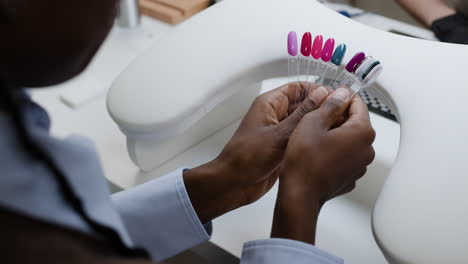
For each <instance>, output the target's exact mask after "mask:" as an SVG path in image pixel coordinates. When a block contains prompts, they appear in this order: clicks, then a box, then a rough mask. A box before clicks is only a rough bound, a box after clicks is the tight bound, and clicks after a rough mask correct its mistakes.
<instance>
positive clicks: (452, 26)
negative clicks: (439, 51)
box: [431, 13, 468, 44]
mask: <svg viewBox="0 0 468 264" xmlns="http://www.w3.org/2000/svg"><path fill="white" fill-rule="evenodd" d="M431 30H432V31H433V32H434V34H435V35H436V37H437V38H438V39H439V40H440V41H442V42H449V43H458V44H468V18H467V17H466V16H465V15H463V14H461V13H457V14H455V15H451V16H447V17H444V18H441V19H438V20H436V21H434V22H433V23H432V25H431Z"/></svg>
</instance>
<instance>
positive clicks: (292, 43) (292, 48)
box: [288, 31, 297, 56]
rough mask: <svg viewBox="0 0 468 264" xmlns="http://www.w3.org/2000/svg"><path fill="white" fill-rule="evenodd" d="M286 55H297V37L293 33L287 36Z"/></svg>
mask: <svg viewBox="0 0 468 264" xmlns="http://www.w3.org/2000/svg"><path fill="white" fill-rule="evenodd" d="M288 53H289V55H291V56H296V55H297V35H296V32H294V31H291V32H289V34H288Z"/></svg>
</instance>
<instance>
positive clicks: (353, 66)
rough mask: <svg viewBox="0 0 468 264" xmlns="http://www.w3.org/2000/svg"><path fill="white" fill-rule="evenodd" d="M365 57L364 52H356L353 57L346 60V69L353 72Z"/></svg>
mask: <svg viewBox="0 0 468 264" xmlns="http://www.w3.org/2000/svg"><path fill="white" fill-rule="evenodd" d="M365 58H366V54H364V52H358V53H356V55H354V57H353V58H352V59H351V60H350V61H349V62H348V64H347V65H346V70H347V71H348V72H355V71H356V69H357V68H358V67H359V64H361V62H362V61H363V60H364V59H365Z"/></svg>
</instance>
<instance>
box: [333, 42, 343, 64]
mask: <svg viewBox="0 0 468 264" xmlns="http://www.w3.org/2000/svg"><path fill="white" fill-rule="evenodd" d="M345 54H346V44H340V45H338V46H337V47H336V49H335V52H334V53H333V56H332V59H331V62H332V63H333V64H335V65H337V66H340V65H341V63H342V62H343V59H344V56H345Z"/></svg>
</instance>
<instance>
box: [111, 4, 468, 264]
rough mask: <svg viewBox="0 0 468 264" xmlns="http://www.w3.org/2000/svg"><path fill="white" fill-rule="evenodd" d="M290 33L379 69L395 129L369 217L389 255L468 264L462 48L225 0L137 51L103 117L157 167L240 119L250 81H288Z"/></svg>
mask: <svg viewBox="0 0 468 264" xmlns="http://www.w3.org/2000/svg"><path fill="white" fill-rule="evenodd" d="M290 30H296V31H297V32H298V33H302V32H305V31H310V32H311V33H312V35H314V36H315V35H317V34H322V35H324V36H325V37H334V38H335V39H336V40H337V41H338V42H345V43H346V44H347V46H348V47H349V51H348V55H350V54H353V53H355V52H357V51H359V50H363V51H365V52H366V54H368V55H372V56H374V57H375V58H378V59H379V60H380V61H381V62H382V64H383V65H384V67H385V70H384V72H383V74H382V75H381V77H380V79H379V80H380V81H379V83H380V85H381V86H382V87H383V90H382V91H380V92H381V94H383V95H386V98H384V99H386V100H388V103H391V106H392V108H394V109H393V110H396V111H398V113H399V119H400V123H401V142H400V150H399V154H398V158H397V160H396V162H395V165H394V167H393V169H392V172H391V175H389V177H388V180H387V182H386V184H385V186H384V188H383V190H382V192H381V195H380V197H379V200H378V202H377V204H376V207H375V210H374V215H373V228H374V233H375V236H376V239H377V241H378V242H379V245H380V246H381V248H382V250H383V252H384V253H385V255H386V257H387V258H388V259H389V260H391V262H392V263H425V264H427V263H468V250H467V245H468V227H467V223H468V195H467V193H468V175H467V172H468V137H467V135H468V122H467V121H468V120H467V115H466V113H467V104H466V102H467V99H468V72H467V67H466V63H467V61H468V46H462V45H453V44H444V43H438V42H430V41H424V40H418V39H414V38H408V37H403V36H398V35H394V34H390V33H386V32H383V31H379V30H376V29H372V28H369V27H367V26H364V25H361V24H358V23H356V22H354V21H352V20H349V19H347V18H345V17H343V16H341V15H339V14H337V13H335V12H333V11H332V10H329V9H327V8H326V7H324V6H322V5H321V4H319V3H318V2H316V1H311V0H287V1H276V0H275V1H272V0H226V1H223V2H221V3H220V4H217V5H215V6H214V7H211V8H209V9H208V10H206V11H204V12H202V13H201V14H200V15H197V16H196V17H194V18H193V19H191V20H190V21H188V22H186V23H184V24H183V25H181V26H180V27H178V28H177V29H176V30H174V32H173V34H170V35H169V36H166V37H165V38H164V39H163V40H162V41H161V42H159V43H157V45H155V46H154V47H153V48H151V49H150V50H148V51H147V52H145V53H144V54H142V55H141V56H140V57H139V58H137V59H136V60H135V61H134V62H133V63H132V64H131V65H130V66H129V67H128V68H127V69H126V70H125V71H124V72H123V73H122V74H121V76H120V77H119V78H118V79H117V80H116V81H115V83H114V85H113V86H112V88H111V89H110V91H109V94H108V109H109V113H110V114H111V116H112V118H113V119H114V120H115V122H116V123H117V124H118V125H119V127H120V128H121V130H122V131H123V132H124V133H125V134H126V135H127V137H128V148H129V152H130V154H131V156H132V158H133V160H134V161H135V162H136V164H138V165H139V166H140V167H141V168H142V169H145V170H149V169H152V168H154V167H157V166H158V165H159V164H160V163H161V162H163V161H164V160H166V159H168V158H170V157H171V156H173V155H175V154H177V153H179V152H182V151H183V150H185V149H187V148H188V147H189V146H190V145H193V144H195V143H196V142H198V141H200V140H201V139H202V138H203V137H206V136H208V135H209V134H211V133H213V132H214V131H215V130H217V129H219V128H222V127H223V126H225V125H226V124H227V123H229V122H230V121H232V120H233V119H236V118H238V117H240V116H241V115H242V113H244V112H245V111H246V110H247V107H248V104H249V103H250V101H251V100H252V99H253V96H254V95H255V93H257V92H258V90H256V89H254V88H252V89H250V88H249V87H251V85H252V84H254V83H256V82H258V81H260V80H263V79H266V78H269V77H274V76H280V75H282V76H285V75H286V74H287V64H286V60H285V59H286V58H287V50H286V36H287V33H288V32H289V31H290ZM345 62H347V60H346V59H345ZM242 89H244V90H242ZM234 93H237V95H236V96H237V97H233V98H234V99H232V100H230V99H229V96H230V95H232V94H234ZM223 100H228V101H229V102H227V103H221V102H223ZM242 102H243V103H242ZM220 103H221V104H220ZM337 243H349V241H337ZM362 254H365V252H362Z"/></svg>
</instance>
